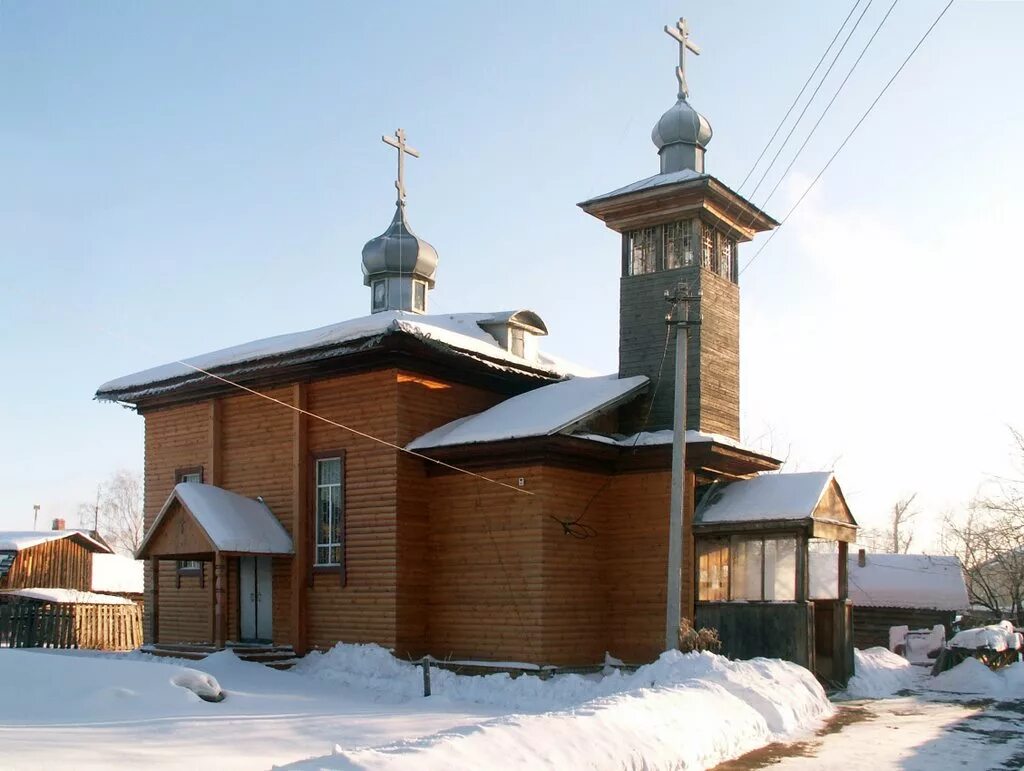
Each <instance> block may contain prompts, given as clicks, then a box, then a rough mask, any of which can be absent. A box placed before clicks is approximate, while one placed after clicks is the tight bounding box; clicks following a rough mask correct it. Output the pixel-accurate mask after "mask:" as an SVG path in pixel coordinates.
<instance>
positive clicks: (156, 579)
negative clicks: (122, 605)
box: [149, 557, 160, 645]
mask: <svg viewBox="0 0 1024 771" xmlns="http://www.w3.org/2000/svg"><path fill="white" fill-rule="evenodd" d="M149 569H150V572H151V573H152V574H153V607H152V608H150V609H149V620H150V624H151V626H150V634H151V635H152V638H153V639H152V643H153V645H156V644H157V643H158V642H160V560H159V559H158V558H156V557H153V558H151V559H150V560H149Z"/></svg>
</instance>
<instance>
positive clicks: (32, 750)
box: [0, 646, 833, 769]
mask: <svg viewBox="0 0 1024 771" xmlns="http://www.w3.org/2000/svg"><path fill="white" fill-rule="evenodd" d="M421 678H422V675H421V672H420V670H419V669H418V668H415V667H413V666H411V665H408V664H405V663H403V662H399V661H396V660H395V659H393V658H391V657H390V655H388V654H387V653H386V652H385V651H383V650H381V649H380V648H377V647H376V646H339V647H338V648H336V649H334V650H333V651H330V652H328V653H327V654H324V655H312V656H309V657H307V658H306V659H305V660H304V661H303V662H302V663H301V664H300V666H298V667H296V669H295V670H294V671H289V672H278V671H274V670H271V669H269V668H266V667H264V666H262V665H260V664H250V663H245V662H242V661H240V660H238V659H237V658H236V657H235V656H234V654H232V653H230V652H223V653H218V654H215V655H213V656H210V657H208V658H207V659H204V660H202V661H198V662H182V661H173V662H172V661H171V660H168V659H153V658H152V657H148V656H145V655H142V654H128V655H124V654H121V655H118V654H94V653H93V654H90V653H86V652H82V653H75V652H46V651H39V650H32V651H23V650H0V683H3V685H4V691H5V694H6V696H7V698H5V699H3V700H0V747H3V753H2V761H0V765H2V766H3V767H4V768H38V767H40V765H45V766H46V767H47V768H76V769H78V768H83V769H85V768H101V767H102V768H110V767H123V768H142V767H145V768H147V769H159V768H189V769H204V768H218V769H229V768H269V767H271V766H275V765H276V766H284V767H288V768H297V769H298V768H302V769H305V768H317V769H319V768H345V769H352V768H367V769H370V768H372V769H382V768H415V769H433V768H436V769H441V768H444V769H458V768H466V769H469V768H473V769H480V768H559V769H562V768H574V767H581V766H582V767H592V768H638V767H644V768H649V769H661V768H664V769H669V768H709V767H712V766H714V765H715V764H716V763H718V762H720V761H722V760H726V759H728V758H731V757H736V756H738V755H741V754H743V753H745V752H748V751H750V750H752V749H754V748H756V747H759V746H762V745H764V744H767V743H769V742H777V741H787V740H790V739H792V738H795V737H799V736H803V735H806V734H808V733H810V732H812V731H813V730H814V729H816V728H818V727H819V726H820V725H821V724H822V723H823V721H824V720H825V719H827V718H828V717H829V716H830V715H831V714H832V712H833V707H832V706H831V704H830V703H829V702H828V701H827V699H826V698H825V696H824V693H823V691H822V690H821V688H820V686H818V684H817V682H816V681H815V680H814V678H813V677H811V675H810V674H809V673H808V672H807V671H806V670H804V669H802V668H800V667H797V666H795V665H793V664H789V663H786V662H781V661H774V660H767V659H755V660H753V661H745V662H731V661H728V660H727V659H724V658H722V657H719V656H713V655H711V654H688V655H683V654H680V653H676V652H673V653H667V654H665V655H663V656H662V658H661V659H660V660H659V661H657V662H655V663H653V664H650V665H648V666H646V667H643V668H641V669H640V670H638V671H637V672H635V673H633V674H621V673H619V672H617V671H614V672H610V673H609V674H607V675H605V676H596V675H595V676H589V677H582V676H577V675H564V676H559V677H555V678H553V679H551V680H548V681H542V680H540V679H538V678H535V677H528V676H524V677H520V678H517V679H512V678H510V677H508V676H507V675H491V676H487V677H463V676H456V675H453V674H451V673H448V672H442V671H434V672H433V677H432V688H433V694H434V695H433V696H431V697H430V698H429V699H424V698H423V697H422V691H421V690H420V689H421V687H422V679H421ZM219 690H223V692H224V693H225V694H226V698H225V699H224V700H223V701H221V702H219V703H211V702H209V701H204V700H202V699H200V698H199V696H197V695H196V691H198V692H201V693H203V694H204V695H210V694H213V693H216V692H218V691H219Z"/></svg>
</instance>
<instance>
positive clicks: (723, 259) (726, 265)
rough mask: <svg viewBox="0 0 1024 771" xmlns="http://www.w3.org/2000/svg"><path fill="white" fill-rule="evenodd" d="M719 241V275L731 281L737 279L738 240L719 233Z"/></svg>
mask: <svg viewBox="0 0 1024 771" xmlns="http://www.w3.org/2000/svg"><path fill="white" fill-rule="evenodd" d="M718 241H719V250H718V275H719V276H721V277H722V278H727V279H729V280H730V281H735V280H736V279H735V275H736V272H735V270H734V266H735V264H736V242H735V241H734V240H733V239H731V238H727V237H726V236H724V235H719V237H718Z"/></svg>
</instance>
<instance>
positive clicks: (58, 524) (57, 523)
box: [50, 517, 67, 530]
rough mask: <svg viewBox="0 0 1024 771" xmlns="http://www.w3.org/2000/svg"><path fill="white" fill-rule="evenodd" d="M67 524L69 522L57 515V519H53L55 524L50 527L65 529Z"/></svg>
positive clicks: (52, 528)
mask: <svg viewBox="0 0 1024 771" xmlns="http://www.w3.org/2000/svg"><path fill="white" fill-rule="evenodd" d="M66 524H67V523H66V522H65V521H64V520H63V519H61V518H60V517H57V518H56V519H55V520H53V526H52V527H51V528H50V529H51V530H63V529H64V527H65V525H66Z"/></svg>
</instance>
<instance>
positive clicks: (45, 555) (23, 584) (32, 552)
mask: <svg viewBox="0 0 1024 771" xmlns="http://www.w3.org/2000/svg"><path fill="white" fill-rule="evenodd" d="M33 587H48V588H54V589H78V590H79V591H83V592H88V591H90V590H91V589H92V552H90V551H89V550H88V549H86V548H85V547H84V546H82V545H81V544H78V543H75V542H74V541H72V540H71V539H70V538H61V539H60V540H57V541H47V542H46V543H41V544H39V545H37V546H33V547H31V548H28V549H22V550H21V551H19V552H18V554H17V556H16V557H15V558H14V563H13V564H12V565H11V568H10V570H9V571H8V572H7V576H6V577H5V578H3V580H0V589H26V588H33Z"/></svg>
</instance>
